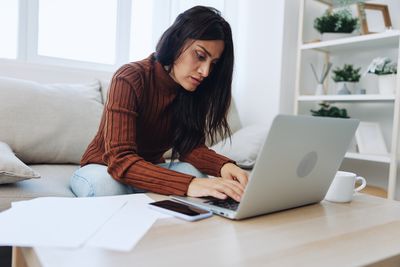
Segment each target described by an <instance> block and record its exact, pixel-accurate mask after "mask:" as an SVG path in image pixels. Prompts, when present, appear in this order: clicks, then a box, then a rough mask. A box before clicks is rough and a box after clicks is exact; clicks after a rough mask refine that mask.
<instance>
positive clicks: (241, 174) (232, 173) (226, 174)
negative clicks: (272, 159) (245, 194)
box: [221, 163, 249, 188]
mask: <svg viewBox="0 0 400 267" xmlns="http://www.w3.org/2000/svg"><path fill="white" fill-rule="evenodd" d="M221 177H222V179H225V180H234V181H238V182H239V183H240V184H241V185H242V186H243V188H245V187H246V185H247V181H248V180H249V175H248V173H247V172H246V171H245V170H242V169H241V168H239V167H238V166H236V165H235V164H233V163H226V164H224V166H222V168H221Z"/></svg>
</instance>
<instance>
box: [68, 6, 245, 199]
mask: <svg viewBox="0 0 400 267" xmlns="http://www.w3.org/2000/svg"><path fill="white" fill-rule="evenodd" d="M232 72H233V43H232V33H231V29H230V26H229V24H228V23H227V22H226V21H225V20H224V19H223V18H222V17H221V15H220V13H219V11H217V10H216V9H213V8H209V7H203V6H196V7H193V8H191V9H189V10H187V11H185V12H183V13H182V14H180V15H179V16H178V17H177V19H176V20H175V22H174V24H173V25H172V26H171V27H170V28H168V29H167V31H166V32H165V33H164V34H163V35H162V37H161V38H160V40H159V42H158V44H157V47H156V52H155V53H154V54H152V55H151V56H150V57H149V58H147V59H145V60H142V61H139V62H134V63H130V64H126V65H124V66H122V67H121V68H120V69H119V70H118V71H117V72H116V73H115V74H114V76H113V79H112V82H111V85H110V89H109V93H108V98H107V103H106V106H105V108H104V112H103V116H102V120H101V123H100V127H99V130H98V132H97V134H96V136H95V138H94V140H93V141H92V142H91V143H90V145H89V147H88V148H87V150H86V152H85V153H84V155H83V157H82V160H81V166H82V167H81V168H80V169H79V170H77V171H76V172H75V173H74V175H73V176H72V178H71V188H72V190H73V192H74V193H75V194H76V195H77V196H102V195H116V194H126V193H135V192H143V191H142V190H146V191H151V192H156V193H160V194H167V195H170V194H175V195H187V196H193V197H201V196H213V197H216V198H220V199H225V198H227V197H231V198H233V199H235V200H236V201H240V198H241V196H242V194H243V190H244V188H245V186H246V184H247V179H248V177H247V173H246V172H245V171H244V170H242V169H240V168H239V167H237V166H236V165H235V164H234V162H233V161H232V160H230V159H228V158H226V157H224V156H221V155H218V154H216V153H215V152H214V151H212V150H210V149H208V148H207V147H206V146H205V144H204V143H205V139H206V137H208V138H210V140H211V141H213V140H214V138H215V136H216V135H218V134H219V135H221V136H223V137H227V136H229V134H230V130H229V126H228V123H227V118H226V117H227V112H228V108H229V105H230V101H231V83H232ZM170 148H172V151H173V152H172V159H176V158H178V157H179V160H180V162H175V161H173V162H172V163H165V160H164V158H163V154H164V153H165V152H166V151H167V150H169V149H170ZM203 173H206V174H209V175H212V176H215V177H219V178H216V179H204V178H205V177H207V175H206V174H203Z"/></svg>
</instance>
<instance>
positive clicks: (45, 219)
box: [0, 197, 127, 247]
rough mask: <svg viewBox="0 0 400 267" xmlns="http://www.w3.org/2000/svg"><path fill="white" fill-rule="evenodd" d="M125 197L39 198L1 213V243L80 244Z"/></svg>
mask: <svg viewBox="0 0 400 267" xmlns="http://www.w3.org/2000/svg"><path fill="white" fill-rule="evenodd" d="M126 203H127V200H125V199H112V200H111V199H110V200H109V199H106V198H97V199H94V198H53V197H48V198H47V197H46V198H38V199H34V200H32V201H24V202H23V203H19V204H14V205H13V207H12V208H11V209H9V210H6V211H4V212H2V213H0V245H14V246H57V247H79V246H81V245H83V244H84V243H85V241H86V240H87V239H88V238H89V237H90V236H92V235H93V234H94V233H95V232H96V231H97V230H98V229H99V228H100V227H101V226H102V225H103V224H104V223H105V222H106V221H107V220H108V219H110V218H111V217H112V215H114V213H115V212H117V211H118V210H119V209H120V208H121V207H122V206H123V205H125V204H126Z"/></svg>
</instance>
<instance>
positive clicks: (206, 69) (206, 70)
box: [198, 63, 210, 78]
mask: <svg viewBox="0 0 400 267" xmlns="http://www.w3.org/2000/svg"><path fill="white" fill-rule="evenodd" d="M198 72H199V73H200V74H201V76H202V77H204V78H206V77H207V76H208V75H209V74H210V64H208V63H204V64H201V65H200V67H199V70H198Z"/></svg>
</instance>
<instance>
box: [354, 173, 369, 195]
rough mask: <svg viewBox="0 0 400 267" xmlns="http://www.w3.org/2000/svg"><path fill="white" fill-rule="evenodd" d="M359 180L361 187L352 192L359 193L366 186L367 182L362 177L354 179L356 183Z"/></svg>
mask: <svg viewBox="0 0 400 267" xmlns="http://www.w3.org/2000/svg"><path fill="white" fill-rule="evenodd" d="M359 180H360V181H361V185H360V186H359V187H357V188H356V189H354V192H359V191H361V190H363V189H364V188H365V187H366V186H367V181H366V180H365V179H364V177H361V176H357V177H356V182H357V181H359Z"/></svg>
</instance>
